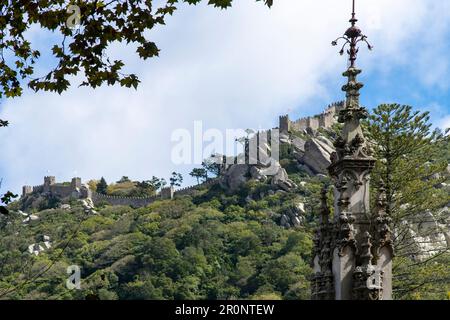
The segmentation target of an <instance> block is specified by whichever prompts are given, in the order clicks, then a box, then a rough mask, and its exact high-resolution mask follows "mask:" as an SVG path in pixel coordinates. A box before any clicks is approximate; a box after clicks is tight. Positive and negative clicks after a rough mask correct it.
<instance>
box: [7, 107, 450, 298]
mask: <svg viewBox="0 0 450 320" xmlns="http://www.w3.org/2000/svg"><path fill="white" fill-rule="evenodd" d="M386 115H388V117H386ZM388 119H389V121H388ZM430 128H431V127H430V125H429V119H428V118H427V115H426V114H420V113H413V112H412V111H411V109H409V108H406V107H402V106H398V105H385V106H380V107H379V108H378V109H377V110H375V112H374V113H373V116H372V117H371V118H370V119H369V121H368V122H367V123H365V129H366V130H367V136H368V137H370V139H371V142H372V146H373V149H374V153H375V155H376V156H377V158H378V159H379V161H378V163H377V165H376V168H375V170H374V172H373V175H372V180H373V184H372V186H373V189H374V191H376V190H377V188H379V186H380V184H381V181H383V185H388V186H389V187H390V189H388V190H389V192H391V193H390V197H391V198H390V200H389V201H390V203H389V204H390V210H391V213H390V214H391V216H392V218H393V224H394V225H393V228H394V233H395V237H396V238H395V241H396V248H395V249H396V257H395V259H394V269H393V270H394V297H395V298H396V299H447V298H450V296H449V295H450V269H449V268H450V267H449V266H450V255H449V252H448V248H447V247H445V248H441V247H439V248H438V249H436V247H431V249H430V252H428V253H426V252H425V251H426V249H427V248H430V247H429V245H430V244H429V243H428V242H431V244H433V243H434V241H437V240H435V239H436V237H437V236H436V233H438V234H439V235H443V236H444V240H443V241H444V243H445V234H447V233H449V230H448V226H449V225H450V224H449V223H450V216H449V215H448V214H447V213H448V203H449V202H450V198H449V192H448V182H449V181H448V180H449V179H448V175H447V174H446V170H447V166H448V162H449V155H450V152H449V150H450V149H449V144H448V138H446V137H445V136H443V135H442V134H440V133H432V132H431V131H430ZM335 129H336V130H337V129H339V128H335ZM334 132H335V131H333V130H331V129H330V130H322V131H320V132H314V133H310V132H309V133H308V132H290V133H289V134H288V136H287V137H283V138H282V139H283V140H284V142H283V144H282V146H281V150H280V151H281V159H280V161H279V163H280V165H281V166H282V168H283V169H284V170H285V172H286V173H287V174H288V175H289V181H291V185H295V187H291V188H289V189H288V190H283V189H282V188H279V186H277V185H274V184H273V183H271V182H270V180H267V181H266V180H264V179H252V177H251V176H249V177H247V178H246V179H245V181H246V182H244V183H242V184H241V185H240V187H239V188H236V189H233V190H226V189H224V188H223V186H221V185H220V184H214V185H209V186H204V187H199V188H198V190H197V191H196V192H195V193H194V194H192V195H186V196H179V197H175V199H173V200H158V201H155V202H154V203H152V204H150V205H149V206H147V207H142V208H132V207H129V206H109V205H106V204H104V205H103V204H102V205H98V206H97V207H96V208H95V211H89V210H86V208H85V206H84V205H83V203H82V201H80V200H76V199H72V200H68V201H65V203H61V202H49V203H47V205H46V206H45V207H41V208H24V207H23V204H22V203H21V202H20V201H16V202H14V203H12V204H10V205H9V207H8V209H9V214H8V215H2V216H1V220H0V236H1V239H2V241H1V242H0V299H86V298H88V299H309V297H310V289H309V277H310V275H311V273H312V269H311V266H310V263H311V249H312V246H313V233H314V228H315V227H316V225H317V220H318V213H319V206H320V192H321V190H322V188H323V187H324V186H327V185H330V181H329V178H328V177H327V176H325V175H323V174H316V173H314V172H312V171H311V169H310V168H308V166H306V165H305V164H304V163H299V161H300V160H299V159H300V158H301V159H304V158H305V157H304V155H302V156H301V157H299V154H300V153H301V152H302V151H301V150H300V149H301V148H302V146H303V144H302V143H298V142H299V140H298V139H305V140H307V141H306V143H313V142H314V141H317V143H318V144H321V143H322V142H323V141H327V139H329V140H333V137H335V134H334ZM309 141H313V142H309ZM321 141H322V142H321ZM387 142H389V144H387ZM387 147H389V148H387ZM307 148H308V147H307ZM324 148H327V147H324ZM309 160H311V159H309ZM319 167H320V166H319ZM408 168H409V169H408ZM412 168H414V170H411V169H412ZM122 180H123V181H120V182H118V183H117V184H115V185H110V186H109V187H108V190H107V192H108V193H112V194H114V193H124V194H134V193H135V192H140V189H142V187H143V186H142V185H140V184H137V183H133V182H131V181H129V180H128V179H122ZM93 187H94V186H93ZM139 188H140V189H139ZM141 191H142V190H141ZM373 193H375V192H373ZM328 201H329V204H330V205H331V204H332V201H333V199H332V192H331V190H330V191H329V199H328ZM20 210H23V211H26V212H27V213H24V212H23V211H20ZM93 212H95V213H93ZM436 230H438V231H439V232H437V231H436ZM418 239H420V241H425V240H426V241H428V242H427V243H426V244H421V243H419V242H420V241H418ZM440 241H441V242H442V239H441V240H440ZM418 253H420V254H421V255H420V256H419V255H418ZM69 266H78V267H80V270H81V283H80V289H79V290H78V289H74V290H69V289H68V288H67V287H66V280H67V278H68V277H69V274H68V273H67V268H68V267H69Z"/></svg>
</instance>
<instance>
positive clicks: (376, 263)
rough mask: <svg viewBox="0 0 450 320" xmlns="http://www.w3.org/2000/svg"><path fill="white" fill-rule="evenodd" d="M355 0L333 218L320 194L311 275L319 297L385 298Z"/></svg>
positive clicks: (388, 259)
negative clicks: (358, 59) (372, 196)
mask: <svg viewBox="0 0 450 320" xmlns="http://www.w3.org/2000/svg"><path fill="white" fill-rule="evenodd" d="M357 21H358V20H357V19H356V17H355V1H354V0H353V12H352V18H351V19H350V23H351V27H350V28H349V29H348V30H347V31H346V32H345V35H344V36H343V37H341V38H339V39H337V40H336V41H333V45H337V43H338V40H340V39H343V40H344V42H345V43H344V45H343V46H342V49H341V51H340V53H341V54H343V53H344V49H345V47H346V46H347V45H348V46H349V48H348V49H347V53H348V55H349V67H348V69H347V71H345V72H344V74H343V75H344V76H345V77H347V79H348V80H347V84H346V85H344V86H343V87H342V90H343V91H344V92H346V103H345V108H343V109H342V110H341V111H340V112H339V118H338V121H339V122H340V123H342V124H343V129H342V132H341V135H340V137H338V138H337V139H336V141H335V143H334V145H335V147H336V152H335V153H333V154H332V156H331V162H332V163H331V165H330V167H329V168H328V171H329V174H330V176H331V177H332V179H333V182H334V187H333V189H334V217H330V210H329V208H328V207H327V191H326V190H323V193H322V209H321V219H320V226H319V228H318V230H317V231H316V237H315V243H314V252H313V256H314V261H313V267H314V276H313V279H312V284H311V287H312V299H318V300H334V299H335V300H389V299H391V298H392V256H393V251H392V243H391V231H390V228H389V224H390V219H389V217H388V216H387V215H386V210H385V207H386V203H385V202H386V201H385V194H384V190H383V189H381V190H380V194H379V195H378V198H377V199H378V201H377V207H376V208H375V210H373V211H371V210H370V207H369V202H370V193H369V189H370V173H371V171H372V169H373V167H374V165H375V159H374V158H373V157H371V151H370V148H369V146H368V144H367V142H366V140H365V138H364V134H363V131H362V128H361V124H360V120H361V119H364V118H366V117H367V111H366V109H365V108H364V107H362V106H361V105H360V103H359V95H360V93H359V90H360V89H361V88H362V87H363V84H362V83H360V82H358V80H357V76H358V75H359V74H360V73H361V70H360V69H357V68H356V67H355V61H356V57H357V53H358V47H357V45H358V43H359V42H364V43H366V44H367V45H368V47H369V49H372V46H371V45H370V44H369V43H368V42H367V37H366V36H365V35H363V34H362V32H361V30H360V29H359V28H358V27H357V26H356V22H357Z"/></svg>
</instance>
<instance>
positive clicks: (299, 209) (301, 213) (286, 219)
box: [280, 202, 306, 228]
mask: <svg viewBox="0 0 450 320" xmlns="http://www.w3.org/2000/svg"><path fill="white" fill-rule="evenodd" d="M305 214H306V211H305V205H304V203H301V202H300V203H298V204H295V205H292V206H289V207H288V208H287V209H285V210H284V211H283V213H282V215H281V219H280V225H281V226H282V227H285V228H292V227H297V226H300V225H301V224H302V223H303V221H304V219H305Z"/></svg>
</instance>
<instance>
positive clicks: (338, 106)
mask: <svg viewBox="0 0 450 320" xmlns="http://www.w3.org/2000/svg"><path fill="white" fill-rule="evenodd" d="M343 108H344V101H340V102H336V103H333V104H331V105H329V106H328V107H327V109H326V110H325V111H324V112H322V113H321V114H319V115H316V116H312V117H305V118H301V119H298V120H296V121H291V120H290V119H289V116H288V115H285V116H281V117H280V126H279V127H280V131H281V132H289V131H303V130H305V129H306V128H311V129H314V130H317V129H319V128H330V127H331V126H332V125H333V124H335V123H336V122H337V115H338V114H339V111H341V110H342V109H343Z"/></svg>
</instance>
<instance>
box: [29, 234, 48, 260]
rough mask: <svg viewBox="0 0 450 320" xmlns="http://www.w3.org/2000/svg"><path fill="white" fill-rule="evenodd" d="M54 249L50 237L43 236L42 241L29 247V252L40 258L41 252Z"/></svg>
mask: <svg viewBox="0 0 450 320" xmlns="http://www.w3.org/2000/svg"><path fill="white" fill-rule="evenodd" d="M51 247H52V243H51V241H50V237H49V236H42V237H41V241H39V242H37V243H32V244H30V245H29V246H28V252H29V253H30V254H34V255H36V256H38V255H39V254H40V253H41V252H44V251H46V250H47V249H50V248H51Z"/></svg>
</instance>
